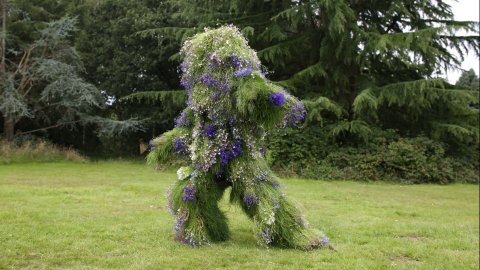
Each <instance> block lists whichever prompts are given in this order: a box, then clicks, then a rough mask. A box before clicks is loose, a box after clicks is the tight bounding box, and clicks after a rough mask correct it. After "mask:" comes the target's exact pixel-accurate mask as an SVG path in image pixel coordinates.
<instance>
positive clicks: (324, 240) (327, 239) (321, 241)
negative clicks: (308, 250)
mask: <svg viewBox="0 0 480 270" xmlns="http://www.w3.org/2000/svg"><path fill="white" fill-rule="evenodd" d="M328 243H330V239H329V238H328V237H326V236H322V238H321V239H320V244H322V246H326V245H328Z"/></svg>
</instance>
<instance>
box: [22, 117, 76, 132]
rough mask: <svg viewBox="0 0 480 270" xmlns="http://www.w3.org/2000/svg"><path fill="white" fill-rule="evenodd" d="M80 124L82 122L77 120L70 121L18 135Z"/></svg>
mask: <svg viewBox="0 0 480 270" xmlns="http://www.w3.org/2000/svg"><path fill="white" fill-rule="evenodd" d="M79 122H82V120H75V121H70V122H63V123H58V124H55V125H53V126H48V127H44V128H38V129H34V130H29V131H24V132H19V133H17V135H24V134H30V133H34V132H37V131H44V130H47V129H52V128H57V127H61V126H63V125H69V124H75V123H79Z"/></svg>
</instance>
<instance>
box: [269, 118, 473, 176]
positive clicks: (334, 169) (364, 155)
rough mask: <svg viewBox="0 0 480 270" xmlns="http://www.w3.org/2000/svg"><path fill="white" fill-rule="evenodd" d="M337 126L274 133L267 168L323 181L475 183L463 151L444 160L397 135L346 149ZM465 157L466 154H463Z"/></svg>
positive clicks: (434, 144)
mask: <svg viewBox="0 0 480 270" xmlns="http://www.w3.org/2000/svg"><path fill="white" fill-rule="evenodd" d="M337 128H338V126H337V125H333V126H326V127H325V128H324V130H317V129H314V128H306V129H303V130H300V131H294V130H289V131H287V132H286V133H277V134H275V136H273V138H272V139H271V140H270V141H269V149H271V152H270V153H269V155H268V156H269V157H270V159H269V160H270V162H271V163H272V165H273V167H274V169H275V170H276V171H278V172H280V173H283V174H286V175H301V176H303V177H307V178H313V179H322V180H345V179H354V180H360V181H393V182H402V183H441V184H446V183H452V182H471V183H476V182H478V181H479V178H478V174H477V173H476V172H478V168H479V166H480V164H479V162H478V157H479V156H478V153H477V152H475V151H472V152H470V153H468V150H465V149H463V150H462V151H460V152H461V153H463V154H462V155H453V156H452V154H450V155H447V152H446V151H447V148H446V147H445V145H444V144H443V143H440V142H438V141H433V140H431V139H428V138H426V137H422V136H420V137H415V138H401V137H400V136H399V134H398V133H397V132H394V131H392V130H390V131H381V130H372V131H371V135H370V136H369V139H368V141H366V142H362V143H361V144H357V145H355V144H352V141H349V143H347V144H345V143H344V141H343V140H341V139H340V140H339V138H338V137H336V136H334V134H333V132H332V131H334V130H335V129H337ZM466 153H468V154H466Z"/></svg>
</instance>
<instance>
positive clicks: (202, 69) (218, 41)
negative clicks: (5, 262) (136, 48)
mask: <svg viewBox="0 0 480 270" xmlns="http://www.w3.org/2000/svg"><path fill="white" fill-rule="evenodd" d="M181 53H182V56H183V57H184V61H183V62H182V63H181V65H180V68H181V71H182V72H183V74H182V78H181V83H182V85H183V86H184V87H185V88H186V89H187V91H188V92H187V93H188V100H187V104H188V107H187V108H186V109H185V110H184V111H183V112H182V113H181V114H180V115H179V116H178V118H177V119H176V125H175V128H174V129H173V130H171V131H168V132H166V133H164V134H163V135H162V136H160V137H158V138H156V139H155V140H154V143H153V144H154V146H155V148H154V150H153V151H152V152H151V153H150V154H149V156H148V159H149V161H150V162H160V163H162V162H167V161H168V160H169V159H170V158H171V157H172V155H180V156H182V157H184V158H185V159H187V160H188V162H189V163H190V165H189V166H185V167H181V168H180V169H179V170H178V172H177V174H178V181H177V182H176V183H175V185H174V187H173V188H172V190H171V192H170V194H169V198H168V200H169V208H170V210H171V211H172V212H173V213H174V214H175V215H176V217H177V223H176V227H175V230H176V239H177V240H178V241H181V242H184V243H188V244H191V245H192V246H197V245H203V244H207V243H210V242H215V241H224V240H226V239H228V237H229V229H228V226H227V220H226V217H225V215H224V213H223V212H222V211H221V210H220V209H219V208H218V205H217V204H218V201H219V200H220V199H221V197H222V195H223V193H224V191H225V189H226V188H227V187H231V196H230V201H231V202H232V203H238V204H239V205H240V206H241V207H242V209H243V210H244V212H245V213H246V214H247V215H248V216H249V217H250V218H251V219H253V222H254V224H255V234H256V235H257V237H258V240H259V242H260V243H261V244H263V245H267V246H268V245H276V246H284V247H294V248H301V249H311V248H318V247H322V246H325V245H327V243H328V238H327V237H325V236H324V235H323V234H322V233H321V232H318V231H316V230H313V229H310V228H307V226H308V225H307V224H306V221H305V220H304V219H303V217H302V215H301V213H300V212H299V211H298V210H297V209H296V208H295V207H294V206H293V205H292V204H291V203H290V202H289V201H288V200H287V199H286V198H285V194H284V193H283V192H282V189H281V188H280V186H279V184H278V182H277V180H276V177H275V176H274V174H273V173H272V172H271V170H270V169H269V167H268V165H267V162H266V160H265V150H266V149H265V144H264V138H265V135H266V131H267V130H269V129H272V128H279V127H285V126H287V125H293V126H296V125H298V124H299V123H300V122H301V121H302V120H303V119H304V117H305V114H306V111H305V108H304V105H303V103H302V102H301V101H299V100H298V99H296V98H295V97H293V96H292V95H290V94H289V93H288V92H287V91H286V90H284V89H282V88H281V87H279V86H276V85H274V84H272V83H270V82H269V81H268V80H267V79H266V78H265V76H264V74H262V71H261V65H260V61H259V60H258V57H257V55H256V52H255V51H254V50H252V49H251V48H250V47H249V46H248V44H247V41H246V40H245V38H244V37H243V36H242V35H241V34H240V32H239V31H238V29H237V28H236V27H233V26H224V27H220V28H218V29H215V30H208V29H207V30H206V31H205V32H204V33H200V34H197V35H195V36H194V37H193V38H191V39H190V40H187V41H186V42H185V44H184V46H183V48H182V49H181Z"/></svg>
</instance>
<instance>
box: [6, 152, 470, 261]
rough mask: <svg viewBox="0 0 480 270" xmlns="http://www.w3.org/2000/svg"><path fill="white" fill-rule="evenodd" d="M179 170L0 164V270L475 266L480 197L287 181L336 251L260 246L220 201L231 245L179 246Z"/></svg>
mask: <svg viewBox="0 0 480 270" xmlns="http://www.w3.org/2000/svg"><path fill="white" fill-rule="evenodd" d="M175 178H176V175H175V174H174V173H173V172H155V171H153V170H152V169H151V168H149V167H147V166H145V165H143V164H140V163H128V162H99V163H43V164H35V163H30V164H10V165H0V269H3V268H6V269H10V268H14V269H22V268H28V269H32V268H47V269H51V268H62V269H65V268H68V269H97V268H109V269H117V268H122V269H478V267H479V261H478V260H479V255H478V251H479V236H478V235H479V211H478V210H479V189H478V186H477V185H465V184H455V185H448V186H439V185H411V186H401V185H392V184H385V183H375V184H365V183H356V182H348V181H346V182H324V181H313V180H301V179H286V180H284V181H283V182H284V183H285V184H286V191H287V196H289V197H290V198H291V199H293V200H295V201H296V202H297V203H298V204H299V205H300V206H301V208H302V209H303V210H304V212H305V213H306V217H307V219H308V220H309V221H310V224H311V225H312V226H315V227H317V228H320V229H322V230H324V231H325V232H326V233H327V235H328V236H329V237H330V238H331V241H332V244H333V245H334V247H335V248H336V250H337V252H334V251H331V250H315V251H311V252H302V251H299V250H289V249H278V248H270V249H265V248H262V247H259V246H257V244H256V240H255V238H254V236H253V234H252V231H251V223H250V221H249V220H248V219H247V218H246V217H245V216H244V215H243V214H242V213H241V211H240V210H239V209H238V208H237V207H235V206H230V205H228V204H227V201H226V200H224V202H223V203H222V204H223V209H224V210H225V211H226V212H227V214H228V216H229V218H230V227H231V231H232V238H231V240H229V241H227V242H225V243H221V244H214V245H212V246H205V247H200V248H191V247H189V246H185V245H181V244H178V243H176V242H174V241H173V240H172V238H173V224H174V220H173V217H172V216H171V215H170V214H169V213H168V212H167V210H166V209H165V196H164V194H165V191H166V189H167V188H168V187H169V186H170V184H171V183H173V182H174V181H175Z"/></svg>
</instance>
